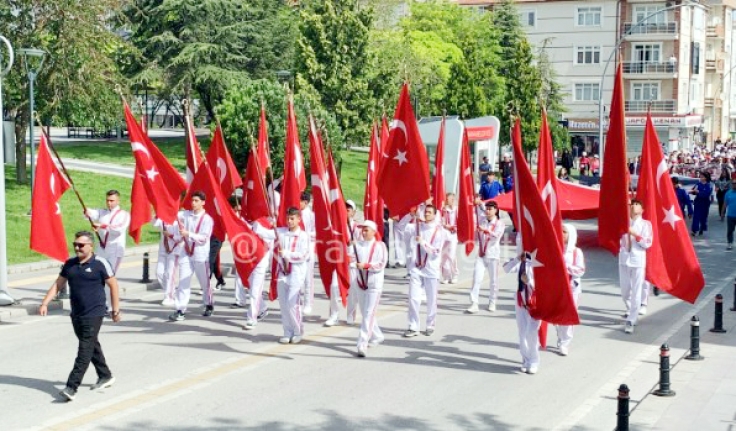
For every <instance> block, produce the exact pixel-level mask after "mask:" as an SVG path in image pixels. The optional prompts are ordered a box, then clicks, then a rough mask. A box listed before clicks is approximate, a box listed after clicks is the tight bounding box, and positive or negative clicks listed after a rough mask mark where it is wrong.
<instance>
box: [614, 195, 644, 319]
mask: <svg viewBox="0 0 736 431" xmlns="http://www.w3.org/2000/svg"><path fill="white" fill-rule="evenodd" d="M643 213H644V206H643V205H642V203H641V202H640V201H638V200H636V199H632V200H631V204H630V216H631V220H630V222H629V231H628V232H627V233H625V234H624V235H622V236H621V243H620V244H621V249H620V250H619V253H618V274H619V282H620V283H621V299H623V301H624V305H625V306H626V309H627V310H628V311H627V312H626V314H624V318H625V319H626V324H625V326H624V332H626V333H627V334H631V333H633V332H634V326H635V325H636V322H637V319H638V317H639V308H640V307H641V297H642V294H641V290H642V287H643V286H644V275H645V273H646V265H647V249H648V248H649V247H651V246H652V224H651V223H650V222H649V221H647V220H644V218H642V216H641V215H642V214H643Z"/></svg>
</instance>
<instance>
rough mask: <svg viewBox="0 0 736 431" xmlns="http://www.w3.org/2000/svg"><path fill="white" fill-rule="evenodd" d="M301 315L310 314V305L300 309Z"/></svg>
mask: <svg viewBox="0 0 736 431" xmlns="http://www.w3.org/2000/svg"><path fill="white" fill-rule="evenodd" d="M302 313H304V314H312V306H311V305H307V306H305V307H304V308H302Z"/></svg>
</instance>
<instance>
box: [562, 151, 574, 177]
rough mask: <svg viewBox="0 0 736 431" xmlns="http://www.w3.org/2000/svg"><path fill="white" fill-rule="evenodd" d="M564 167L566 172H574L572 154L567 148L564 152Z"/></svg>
mask: <svg viewBox="0 0 736 431" xmlns="http://www.w3.org/2000/svg"><path fill="white" fill-rule="evenodd" d="M561 164H562V167H563V168H565V171H567V172H568V173H569V172H570V171H571V170H572V166H573V160H572V154H570V150H568V149H567V148H565V149H564V150H562V163H561Z"/></svg>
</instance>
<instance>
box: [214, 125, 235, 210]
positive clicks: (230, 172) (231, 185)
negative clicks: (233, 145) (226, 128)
mask: <svg viewBox="0 0 736 431" xmlns="http://www.w3.org/2000/svg"><path fill="white" fill-rule="evenodd" d="M207 163H209V164H210V167H211V169H213V172H212V173H213V174H216V175H215V179H216V180H217V182H218V183H219V184H220V189H221V190H222V195H223V196H225V197H230V195H232V194H233V191H235V189H237V188H238V187H240V186H242V185H243V181H242V180H241V179H240V174H239V173H238V169H237V168H236V167H235V163H233V159H232V157H230V151H228V150H227V146H226V145H225V140H224V139H223V137H222V127H220V123H219V122H218V123H217V127H216V128H215V133H214V135H212V143H211V144H210V148H209V150H207Z"/></svg>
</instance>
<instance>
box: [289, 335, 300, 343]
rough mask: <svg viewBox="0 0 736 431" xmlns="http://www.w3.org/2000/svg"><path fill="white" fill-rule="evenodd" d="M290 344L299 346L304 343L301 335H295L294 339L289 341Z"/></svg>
mask: <svg viewBox="0 0 736 431" xmlns="http://www.w3.org/2000/svg"><path fill="white" fill-rule="evenodd" d="M289 342H290V343H291V344H299V343H301V342H302V336H301V335H294V336H293V337H291V339H290V340H289Z"/></svg>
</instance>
